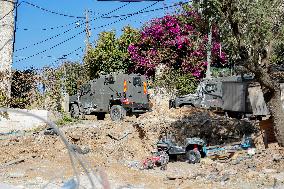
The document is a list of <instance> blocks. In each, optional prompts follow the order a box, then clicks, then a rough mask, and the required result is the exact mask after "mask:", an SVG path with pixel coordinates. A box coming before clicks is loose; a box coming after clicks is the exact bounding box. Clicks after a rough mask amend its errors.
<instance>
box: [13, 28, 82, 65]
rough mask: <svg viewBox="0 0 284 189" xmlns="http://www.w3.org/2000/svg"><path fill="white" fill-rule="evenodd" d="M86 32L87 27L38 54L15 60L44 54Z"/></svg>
mask: <svg viewBox="0 0 284 189" xmlns="http://www.w3.org/2000/svg"><path fill="white" fill-rule="evenodd" d="M84 32H85V29H84V30H83V31H81V32H79V33H77V34H76V35H74V36H72V37H70V38H68V39H66V40H64V41H62V42H60V43H58V44H56V45H54V46H52V47H50V48H49V49H45V50H43V51H40V52H38V53H36V54H33V55H30V56H27V57H25V58H22V59H19V60H16V61H15V62H21V61H23V60H27V59H30V58H32V57H34V56H37V55H40V54H42V53H45V52H46V51H48V50H52V49H53V48H55V47H57V46H59V45H62V44H63V43H66V42H67V41H70V40H71V39H74V38H75V37H77V36H78V35H80V34H82V33H84Z"/></svg>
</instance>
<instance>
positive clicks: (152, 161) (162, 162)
mask: <svg viewBox="0 0 284 189" xmlns="http://www.w3.org/2000/svg"><path fill="white" fill-rule="evenodd" d="M168 162H169V156H168V154H167V153H166V152H164V151H161V152H157V153H156V154H155V155H154V156H151V157H148V158H146V159H145V160H143V162H142V169H153V168H154V167H157V166H161V170H166V169H167V164H168Z"/></svg>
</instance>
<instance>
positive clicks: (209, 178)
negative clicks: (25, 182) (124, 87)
mask: <svg viewBox="0 0 284 189" xmlns="http://www.w3.org/2000/svg"><path fill="white" fill-rule="evenodd" d="M61 130H62V131H63V133H64V134H65V136H66V138H67V139H68V141H69V142H70V143H71V144H72V146H73V147H74V150H75V151H76V152H78V153H79V154H80V155H81V156H84V157H86V158H87V159H88V160H89V161H90V162H91V164H92V165H93V166H94V167H96V166H100V167H104V169H106V170H107V171H108V174H109V176H110V177H112V179H114V180H116V181H118V180H119V182H126V181H127V182H130V183H134V184H135V183H136V184H138V185H139V184H140V185H141V183H144V184H143V185H144V186H147V187H146V188H186V187H187V186H189V185H191V184H194V185H195V186H198V187H206V186H209V185H211V186H212V184H213V185H214V186H216V188H222V187H223V188H240V187H239V186H238V183H240V182H243V183H244V182H245V183H248V184H249V182H250V181H251V180H252V182H253V183H256V184H255V185H254V186H258V185H259V186H266V185H269V186H272V185H273V184H274V183H273V182H274V180H275V179H276V180H277V179H278V180H277V183H276V185H277V186H278V185H279V186H280V185H281V182H280V181H279V179H281V178H283V176H282V177H281V175H282V174H283V175H284V163H283V162H284V150H283V148H280V147H278V146H277V145H276V146H275V147H273V148H269V149H268V150H266V149H264V150H263V149H256V154H255V155H254V156H253V157H252V156H248V154H247V152H246V151H244V152H242V153H236V154H235V155H234V156H233V157H232V158H231V159H229V160H227V161H225V162H222V161H213V160H211V159H209V158H205V159H202V161H201V163H199V164H195V165H193V164H188V163H186V162H171V163H169V165H168V170H167V171H166V172H163V171H161V170H156V169H154V170H143V171H141V170H139V169H138V168H137V163H139V162H141V161H142V160H143V159H145V157H148V156H150V155H151V152H152V151H153V150H154V149H155V148H156V143H157V141H158V140H159V139H160V138H161V137H162V136H165V135H166V136H168V137H173V138H174V139H175V140H176V142H178V143H182V142H183V141H184V139H185V138H187V137H199V138H202V139H204V140H205V141H207V143H209V144H210V145H218V144H230V143H232V142H238V141H240V140H241V138H242V137H243V135H246V134H251V133H256V132H257V131H258V129H257V127H256V126H255V125H254V123H251V122H249V121H247V120H237V119H232V118H225V117H224V116H220V115H217V114H214V113H212V112H210V111H207V110H200V109H197V108H192V107H184V108H179V109H168V108H167V106H166V104H164V105H159V106H155V107H154V111H152V112H148V113H145V114H143V115H141V116H140V117H139V118H135V117H126V119H125V120H123V121H121V122H112V121H111V120H110V118H109V117H106V119H105V120H104V121H97V120H84V121H82V122H81V123H76V124H74V125H71V126H70V125H69V126H68V125H67V126H64V127H63V128H61ZM0 148H1V151H0V163H1V167H0V172H1V174H4V177H3V178H5V179H6V180H9V179H11V178H10V176H9V173H10V172H11V171H12V172H13V171H14V172H15V171H17V170H25V174H24V175H25V179H32V178H35V177H37V176H38V175H40V176H41V177H47V178H48V179H49V176H50V175H52V174H50V173H55V172H59V171H62V170H63V169H64V170H65V169H67V170H69V171H67V172H65V173H64V174H65V175H72V172H71V171H70V170H72V169H71V164H70V160H69V157H68V153H67V149H66V147H65V146H64V144H63V143H62V141H61V140H60V138H59V136H57V135H56V133H52V132H49V133H45V132H44V131H33V132H30V133H25V134H23V135H20V136H19V135H16V136H14V135H11V136H5V140H4V139H3V140H0ZM30 166H32V168H28V167H30ZM35 167H36V168H35ZM129 167H130V168H129ZM39 170H45V171H39ZM5 175H6V176H5ZM7 175H8V176H7ZM48 175H49V176H48ZM130 175H131V176H130ZM8 177H9V178H8ZM149 177H151V178H152V179H150V180H147V178H149ZM246 177H248V178H250V179H251V180H250V181H244V180H243V181H242V179H246ZM5 179H4V180H5ZM13 179H15V178H13ZM13 179H12V180H13ZM20 179H22V178H20ZM275 182H276V181H275ZM157 183H159V184H157ZM283 184H284V183H283ZM281 186H283V185H281ZM244 187H246V186H245V185H244ZM260 188H262V187H260Z"/></svg>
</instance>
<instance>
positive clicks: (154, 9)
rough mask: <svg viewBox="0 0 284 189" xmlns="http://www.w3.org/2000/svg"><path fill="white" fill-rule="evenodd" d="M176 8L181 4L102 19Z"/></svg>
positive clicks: (113, 16)
mask: <svg viewBox="0 0 284 189" xmlns="http://www.w3.org/2000/svg"><path fill="white" fill-rule="evenodd" d="M182 4H185V3H182ZM176 6H180V4H175V5H171V6H166V7H160V8H156V9H151V10H145V11H141V12H139V13H137V12H136V13H128V14H120V15H112V16H104V17H102V18H118V17H124V16H129V15H136V14H143V13H149V12H155V11H158V10H163V9H169V8H172V7H176Z"/></svg>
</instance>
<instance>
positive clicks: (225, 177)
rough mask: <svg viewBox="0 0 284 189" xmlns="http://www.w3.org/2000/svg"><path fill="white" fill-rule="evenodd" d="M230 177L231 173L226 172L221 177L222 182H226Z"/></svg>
mask: <svg viewBox="0 0 284 189" xmlns="http://www.w3.org/2000/svg"><path fill="white" fill-rule="evenodd" d="M229 179H230V175H229V174H225V175H223V176H222V177H221V179H220V180H221V182H226V181H228V180H229Z"/></svg>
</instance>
